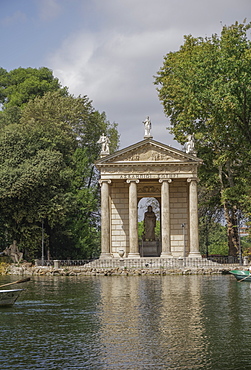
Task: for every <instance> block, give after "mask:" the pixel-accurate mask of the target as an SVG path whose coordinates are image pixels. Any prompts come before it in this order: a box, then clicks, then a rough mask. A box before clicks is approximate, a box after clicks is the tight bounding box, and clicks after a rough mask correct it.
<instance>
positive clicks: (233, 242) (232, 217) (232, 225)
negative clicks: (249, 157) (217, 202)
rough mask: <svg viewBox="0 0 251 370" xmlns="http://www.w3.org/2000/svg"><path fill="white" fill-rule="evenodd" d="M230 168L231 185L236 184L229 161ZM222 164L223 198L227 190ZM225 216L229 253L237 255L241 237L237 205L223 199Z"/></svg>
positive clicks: (221, 182)
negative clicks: (230, 204)
mask: <svg viewBox="0 0 251 370" xmlns="http://www.w3.org/2000/svg"><path fill="white" fill-rule="evenodd" d="M226 167H227V170H228V177H227V178H228V183H229V186H230V187H231V186H234V182H233V177H232V174H231V170H230V165H229V162H228V163H227V166H226ZM222 174H223V171H222V166H219V179H220V184H221V198H222V199H224V196H223V193H224V190H225V186H224V181H223V178H222ZM223 208H224V216H225V220H226V223H227V239H228V255H229V256H233V257H236V256H237V255H238V251H239V237H238V226H237V217H236V211H237V208H236V206H231V207H230V206H229V204H227V201H226V200H224V201H223Z"/></svg>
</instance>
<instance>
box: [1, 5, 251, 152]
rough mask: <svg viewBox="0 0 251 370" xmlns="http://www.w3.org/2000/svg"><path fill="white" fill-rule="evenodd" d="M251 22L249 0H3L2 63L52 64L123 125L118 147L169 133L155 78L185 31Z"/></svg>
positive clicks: (169, 140)
mask: <svg viewBox="0 0 251 370" xmlns="http://www.w3.org/2000/svg"><path fill="white" fill-rule="evenodd" d="M245 18H246V19H247V21H248V22H249V21H251V0H154V1H153V0H0V34H1V37H0V47H1V58H0V67H2V68H4V69H6V70H8V71H10V70H12V69H15V68H18V67H23V68H27V67H32V68H39V67H48V68H50V69H51V70H52V71H53V74H54V76H55V77H57V78H58V79H59V80H60V82H61V84H62V85H63V86H68V88H69V92H70V93H71V94H74V95H75V96H78V95H82V96H83V95H87V96H88V98H89V99H90V100H92V103H93V106H94V108H95V109H96V110H98V111H99V112H103V111H104V112H105V113H106V115H107V119H108V120H109V121H110V122H111V123H113V122H116V123H117V124H118V131H119V134H120V148H121V149H122V148H125V147H127V146H129V145H131V144H134V143H136V142H138V141H141V140H143V138H144V125H143V121H144V120H145V118H146V117H147V116H149V117H150V119H151V123H152V131H151V134H152V136H153V138H154V139H155V140H157V141H160V142H162V143H164V144H167V145H170V146H172V147H174V148H177V149H181V147H180V145H179V143H177V142H176V141H174V140H173V137H172V135H171V134H170V133H169V130H168V127H169V120H168V117H166V116H165V115H164V112H163V107H162V105H161V102H160V101H159V99H158V94H157V90H156V86H155V85H154V76H156V74H157V72H158V71H159V70H160V68H161V66H162V64H163V60H164V56H165V55H166V54H167V53H169V52H171V51H176V50H178V49H179V47H180V46H181V45H182V44H183V41H184V35H189V34H191V35H193V36H194V37H199V36H201V37H206V36H208V37H209V36H211V35H212V34H215V33H217V34H218V35H220V32H221V29H222V26H224V25H231V24H233V23H235V22H236V21H238V22H243V20H244V19H245Z"/></svg>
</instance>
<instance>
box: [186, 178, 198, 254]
mask: <svg viewBox="0 0 251 370" xmlns="http://www.w3.org/2000/svg"><path fill="white" fill-rule="evenodd" d="M187 181H188V182H189V183H190V185H189V236H190V252H189V255H188V257H201V254H200V251H199V222H198V195H197V179H195V178H192V179H188V180H187Z"/></svg>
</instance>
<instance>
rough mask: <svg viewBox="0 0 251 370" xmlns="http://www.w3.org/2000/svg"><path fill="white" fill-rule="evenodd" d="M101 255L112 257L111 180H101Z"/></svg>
mask: <svg viewBox="0 0 251 370" xmlns="http://www.w3.org/2000/svg"><path fill="white" fill-rule="evenodd" d="M100 183H101V255H100V257H99V258H110V257H111V253H110V207H109V184H110V183H111V180H101V181H100Z"/></svg>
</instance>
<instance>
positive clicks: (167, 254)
mask: <svg viewBox="0 0 251 370" xmlns="http://www.w3.org/2000/svg"><path fill="white" fill-rule="evenodd" d="M160 258H173V255H172V253H168V252H162V253H161V255H160Z"/></svg>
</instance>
